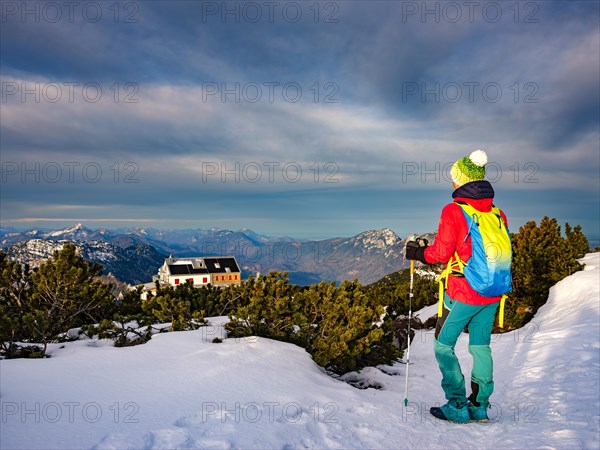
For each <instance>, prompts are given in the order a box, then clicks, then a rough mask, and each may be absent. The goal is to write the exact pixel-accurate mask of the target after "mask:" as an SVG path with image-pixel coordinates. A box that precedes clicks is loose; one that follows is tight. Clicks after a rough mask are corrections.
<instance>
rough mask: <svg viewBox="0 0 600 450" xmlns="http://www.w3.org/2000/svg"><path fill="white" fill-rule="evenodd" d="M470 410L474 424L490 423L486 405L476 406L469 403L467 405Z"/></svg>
mask: <svg viewBox="0 0 600 450" xmlns="http://www.w3.org/2000/svg"><path fill="white" fill-rule="evenodd" d="M467 408H468V410H469V417H470V418H471V420H472V421H473V422H489V421H490V419H489V418H488V415H487V407H486V406H485V405H481V404H480V405H479V406H475V405H474V404H473V403H471V402H469V404H468V405H467Z"/></svg>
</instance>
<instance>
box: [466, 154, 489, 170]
mask: <svg viewBox="0 0 600 450" xmlns="http://www.w3.org/2000/svg"><path fill="white" fill-rule="evenodd" d="M469 159H470V160H471V161H473V164H475V165H476V166H479V167H483V166H485V165H486V164H487V162H488V157H487V154H486V153H485V152H484V151H483V150H475V151H474V152H473V153H471V155H470V156H469Z"/></svg>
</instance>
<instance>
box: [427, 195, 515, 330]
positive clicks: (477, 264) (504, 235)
mask: <svg viewBox="0 0 600 450" xmlns="http://www.w3.org/2000/svg"><path fill="white" fill-rule="evenodd" d="M456 204H457V205H458V206H460V208H461V209H462V211H463V214H464V216H465V220H466V221H467V228H468V231H467V235H466V236H465V237H464V240H465V241H466V240H467V239H468V237H469V236H470V237H471V248H472V253H471V257H470V258H469V259H468V261H462V260H461V259H460V257H459V256H458V254H457V253H455V254H454V256H453V258H451V259H450V261H448V266H447V267H446V270H445V271H444V272H443V273H442V274H441V275H440V278H439V281H440V299H442V298H443V292H444V290H445V288H446V287H447V283H448V276H449V275H450V274H454V275H464V277H465V278H466V279H467V281H468V282H469V285H470V286H471V288H473V290H474V291H475V292H478V293H479V294H481V295H483V296H485V297H496V296H501V297H502V299H501V305H500V326H501V327H502V326H503V319H504V317H503V316H504V314H503V312H504V301H505V299H506V294H507V293H509V292H511V291H512V274H511V269H510V265H511V260H512V249H511V243H510V233H509V231H508V229H507V227H506V224H505V223H504V220H502V215H501V214H500V210H499V209H498V208H497V207H496V206H493V207H492V210H491V211H490V212H481V211H478V210H477V209H475V208H473V207H472V206H471V205H469V204H467V203H465V202H456ZM442 304H443V301H440V307H439V311H438V313H439V315H440V316H441V310H442Z"/></svg>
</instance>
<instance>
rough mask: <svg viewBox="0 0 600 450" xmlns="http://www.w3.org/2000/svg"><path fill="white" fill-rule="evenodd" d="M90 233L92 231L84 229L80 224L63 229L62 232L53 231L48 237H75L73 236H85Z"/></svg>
mask: <svg viewBox="0 0 600 450" xmlns="http://www.w3.org/2000/svg"><path fill="white" fill-rule="evenodd" d="M90 231H91V230H89V229H87V228H86V227H84V226H83V224H81V223H78V224H76V225H73V226H72V227H68V228H63V229H62V230H56V231H51V232H50V233H48V234H47V236H48V237H57V236H65V235H73V234H77V235H81V234H83V235H85V234H87V233H89V232H90Z"/></svg>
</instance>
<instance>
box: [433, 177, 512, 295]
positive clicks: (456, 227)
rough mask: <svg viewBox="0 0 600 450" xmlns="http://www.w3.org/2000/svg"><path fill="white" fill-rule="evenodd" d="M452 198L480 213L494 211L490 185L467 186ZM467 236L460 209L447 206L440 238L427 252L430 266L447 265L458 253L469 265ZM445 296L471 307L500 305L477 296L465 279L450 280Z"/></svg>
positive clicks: (469, 239) (455, 206) (469, 245)
mask: <svg viewBox="0 0 600 450" xmlns="http://www.w3.org/2000/svg"><path fill="white" fill-rule="evenodd" d="M463 195H464V196H463ZM452 196H453V197H454V200H455V201H463V202H466V203H468V204H469V205H471V206H472V207H474V208H475V209H477V210H478V211H481V212H489V211H491V210H492V202H493V199H494V191H493V189H492V186H491V185H490V184H489V183H488V182H487V181H476V182H473V183H467V184H465V185H464V186H462V187H460V188H458V189H457V190H456V191H454V193H453V194H452ZM473 197H475V198H473ZM500 213H501V214H502V219H503V220H504V223H505V224H506V226H507V228H508V221H507V219H506V216H505V215H504V213H503V212H502V211H500ZM467 232H468V228H467V221H466V219H465V216H464V214H463V211H462V209H461V207H460V206H459V205H457V204H456V203H450V204H448V205H446V206H445V207H444V209H443V210H442V216H441V218H440V224H439V227H438V234H437V237H436V238H435V240H434V241H433V244H432V245H430V246H429V247H427V248H426V249H425V253H424V255H425V259H426V260H427V262H428V263H430V264H434V263H437V262H441V263H444V264H447V263H448V261H449V260H450V258H451V257H452V256H454V252H455V251H456V252H457V253H458V256H459V257H460V259H461V260H463V261H465V262H468V260H469V258H470V257H471V237H470V236H469V237H468V238H467V239H466V240H465V236H466V235H467ZM446 292H447V293H448V295H449V296H450V298H452V299H454V300H458V301H459V302H462V303H468V304H471V305H487V304H490V303H495V302H499V301H500V297H484V296H483V295H481V294H479V293H477V292H475V291H474V290H473V289H472V288H471V286H469V283H468V282H467V279H466V278H464V277H458V276H450V277H449V278H448V289H447V291H446Z"/></svg>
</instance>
